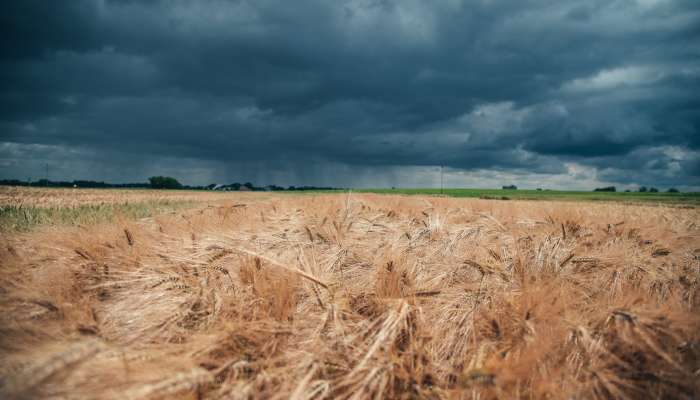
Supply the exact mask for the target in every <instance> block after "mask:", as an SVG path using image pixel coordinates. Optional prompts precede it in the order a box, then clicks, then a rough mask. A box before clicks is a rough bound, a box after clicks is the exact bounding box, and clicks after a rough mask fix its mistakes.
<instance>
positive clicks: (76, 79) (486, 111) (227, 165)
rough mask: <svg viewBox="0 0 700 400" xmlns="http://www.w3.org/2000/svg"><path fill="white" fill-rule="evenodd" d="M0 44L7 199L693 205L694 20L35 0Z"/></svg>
mask: <svg viewBox="0 0 700 400" xmlns="http://www.w3.org/2000/svg"><path fill="white" fill-rule="evenodd" d="M0 23H1V25H0V26H1V28H0V29H1V30H2V35H1V39H0V80H1V82H2V87H1V90H0V143H2V145H1V146H0V162H1V163H2V166H3V168H2V172H0V174H1V175H2V177H7V178H9V177H13V178H15V177H20V178H21V177H25V176H27V175H35V176H36V175H37V174H41V170H42V169H43V165H44V164H45V163H50V164H51V166H52V170H53V171H54V173H55V174H56V175H60V176H56V178H65V179H71V178H72V179H77V178H84V179H109V180H115V181H134V180H136V181H142V180H144V179H145V177H147V176H149V175H151V174H154V173H163V174H172V175H178V177H179V178H181V179H182V180H183V181H185V182H188V183H197V184H205V183H209V182H210V181H214V180H216V181H234V180H255V181H256V182H258V183H260V184H265V183H278V184H295V185H299V184H325V185H334V186H373V185H392V186H419V185H432V184H434V182H435V181H434V168H435V166H438V165H445V166H446V167H447V168H448V182H449V183H450V184H452V185H455V186H457V185H464V186H467V185H471V186H474V185H476V186H483V185H492V186H493V185H496V186H498V185H500V182H499V180H503V181H505V180H517V181H518V182H523V184H524V185H526V186H532V187H535V186H546V187H561V188H589V186H590V185H598V184H617V185H620V186H625V187H632V186H633V185H647V186H650V185H658V186H677V187H681V188H686V189H698V188H699V184H698V182H700V171H699V169H700V168H699V167H698V161H697V155H698V151H700V149H699V148H700V135H699V130H700V96H698V95H697V93H700V62H699V61H700V48H699V47H698V45H697V43H700V4H699V3H697V2H695V1H690V0H688V1H685V0H678V1H673V0H638V1H634V0H619V1H612V2H611V1H573V0H572V1H550V0H527V1H517V2H516V1H512V2H509V1H458V0H451V1H443V2H426V1H412V0H411V1H389V0H383V1H380V0H347V1H340V2H326V1H318V0H299V1H295V2H273V1H243V0H238V1H233V0H232V1H225V0H218V1H216V0H211V1H202V2H187V1H156V0H153V1H135V0H132V1H125V0H123V1H116V0H103V1H97V0H94V1H91V0H79V1H73V2H70V3H69V4H63V3H60V4H59V3H58V2H47V1H40V0H25V1H18V2H11V3H10V4H8V5H5V10H4V13H3V15H2V17H0ZM503 183H504V184H505V183H509V182H503Z"/></svg>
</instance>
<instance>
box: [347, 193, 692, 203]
mask: <svg viewBox="0 0 700 400" xmlns="http://www.w3.org/2000/svg"><path fill="white" fill-rule="evenodd" d="M358 192H364V193H381V194H409V195H440V194H442V195H444V196H449V197H472V198H484V199H496V200H501V199H502V200H511V199H512V200H565V201H616V202H632V203H664V204H688V205H700V193H698V192H690V193H665V192H664V193H660V192H657V193H650V192H646V193H639V192H584V191H562V190H502V189H444V190H443V191H442V193H441V191H440V189H360V190H358Z"/></svg>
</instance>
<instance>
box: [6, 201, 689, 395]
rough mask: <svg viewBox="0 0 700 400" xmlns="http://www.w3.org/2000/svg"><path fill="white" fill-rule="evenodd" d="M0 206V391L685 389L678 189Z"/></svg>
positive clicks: (685, 224) (684, 257)
mask: <svg viewBox="0 0 700 400" xmlns="http://www.w3.org/2000/svg"><path fill="white" fill-rule="evenodd" d="M518 192H521V191H518ZM522 192H524V191H522ZM537 193H539V192H537ZM620 195H621V194H620ZM0 206H2V207H3V208H2V213H3V216H2V221H5V222H3V223H4V224H5V225H4V226H6V228H5V230H3V231H0V397H3V398H26V399H29V398H100V399H103V398H104V399H124V398H127V399H131V398H133V399H144V398H145V399H160V398H162V399H165V398H192V399H196V398H201V399H229V398H233V399H248V398H279V399H283V398H284V399H286V398H292V399H321V398H328V399H334V398H346V399H352V398H357V399H360V398H392V399H394V398H429V399H457V398H478V399H505V398H516V399H517V398H522V399H541V398H550V399H607V398H619V399H633V398H669V399H670V398H673V399H693V398H697V397H698V396H700V384H699V383H698V382H700V286H699V285H700V226H699V225H698V223H699V221H700V209H698V208H696V207H678V206H677V205H675V204H663V203H660V204H659V203H657V204H654V205H653V206H651V205H643V204H627V203H620V202H600V203H596V202H577V201H550V200H541V201H518V200H514V201H496V200H487V199H478V198H452V197H436V196H424V195H413V196H404V195H382V194H375V193H349V194H348V193H336V194H332V193H331V194H326V193H317V194H304V195H296V194H289V193H284V194H281V193H280V194H278V193H214V192H184V191H149V190H131V191H125V190H84V191H74V190H71V189H66V190H42V189H3V190H1V191H0ZM41 210H53V211H51V212H50V213H49V214H41V213H42V212H44V211H41ZM134 210H141V211H134ZM25 211H26V214H25ZM92 213H94V214H95V215H96V216H95V215H92V216H90V215H89V214H92ZM85 214H88V216H85ZM42 215H43V216H42ZM32 218H36V219H35V220H33V219H32ZM81 218H82V219H81ZM23 219H24V222H22V221H23ZM28 220H29V221H30V222H27V221H28ZM7 221H14V222H7ZM31 221H33V222H31ZM13 224H14V225H13Z"/></svg>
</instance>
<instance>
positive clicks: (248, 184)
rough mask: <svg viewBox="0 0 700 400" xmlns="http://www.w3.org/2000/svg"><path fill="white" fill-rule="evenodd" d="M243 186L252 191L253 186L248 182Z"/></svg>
mask: <svg viewBox="0 0 700 400" xmlns="http://www.w3.org/2000/svg"><path fill="white" fill-rule="evenodd" d="M243 186H245V187H247V188H248V189H250V190H253V188H254V186H253V184H252V183H250V182H246V183H244V184H243Z"/></svg>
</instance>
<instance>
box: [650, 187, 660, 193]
mask: <svg viewBox="0 0 700 400" xmlns="http://www.w3.org/2000/svg"><path fill="white" fill-rule="evenodd" d="M649 191H650V192H651V193H658V192H659V189H657V188H655V187H653V188H649Z"/></svg>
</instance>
